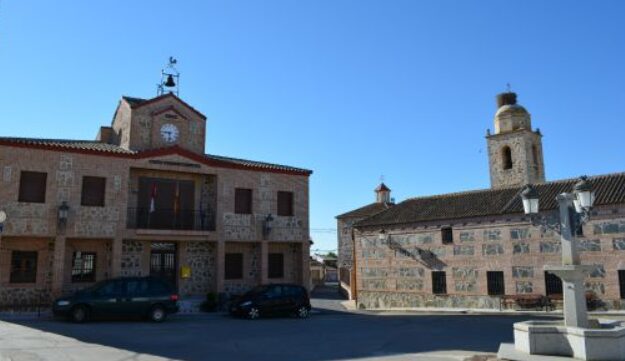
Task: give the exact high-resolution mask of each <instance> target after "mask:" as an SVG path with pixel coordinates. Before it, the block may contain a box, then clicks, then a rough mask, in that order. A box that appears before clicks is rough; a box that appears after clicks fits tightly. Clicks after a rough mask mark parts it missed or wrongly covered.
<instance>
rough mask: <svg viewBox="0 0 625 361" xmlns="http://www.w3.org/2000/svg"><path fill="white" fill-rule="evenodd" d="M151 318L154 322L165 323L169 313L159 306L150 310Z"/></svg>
mask: <svg viewBox="0 0 625 361" xmlns="http://www.w3.org/2000/svg"><path fill="white" fill-rule="evenodd" d="M149 318H150V321H152V322H163V321H165V319H166V318H167V313H166V312H165V309H164V308H163V306H158V305H157V306H154V307H152V309H151V310H150V314H149Z"/></svg>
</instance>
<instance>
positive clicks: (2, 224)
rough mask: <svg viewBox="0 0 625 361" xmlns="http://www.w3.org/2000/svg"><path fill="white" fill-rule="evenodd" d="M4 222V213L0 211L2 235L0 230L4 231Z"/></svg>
mask: <svg viewBox="0 0 625 361" xmlns="http://www.w3.org/2000/svg"><path fill="white" fill-rule="evenodd" d="M6 220H7V214H6V212H5V211H1V210H0V233H2V230H3V229H4V221H6Z"/></svg>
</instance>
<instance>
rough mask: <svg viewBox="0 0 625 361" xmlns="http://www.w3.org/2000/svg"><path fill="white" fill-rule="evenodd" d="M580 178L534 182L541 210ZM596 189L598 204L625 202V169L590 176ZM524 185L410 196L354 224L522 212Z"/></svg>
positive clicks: (422, 220) (396, 223) (453, 218)
mask: <svg viewBox="0 0 625 361" xmlns="http://www.w3.org/2000/svg"><path fill="white" fill-rule="evenodd" d="M577 181H578V179H563V180H557V181H552V182H547V183H543V184H537V185H535V187H536V190H537V191H538V193H539V194H540V201H539V202H540V210H541V211H546V210H552V209H556V208H557V202H556V195H558V194H560V193H563V192H570V191H572V190H573V186H574V185H575V183H576V182H577ZM589 181H590V183H591V185H592V188H593V190H594V192H595V205H597V206H601V205H610V204H621V203H625V173H613V174H606V175H598V176H593V177H589ZM523 188H524V187H512V188H501V189H482V190H474V191H467V192H460V193H448V194H440V195H433V196H426V197H417V198H411V199H407V200H405V201H403V202H401V203H399V204H397V205H396V206H394V207H391V208H388V209H387V210H384V211H383V212H379V213H377V214H374V215H372V216H370V217H368V218H366V219H363V220H361V221H359V222H357V223H356V224H355V227H374V226H391V225H401V224H414V223H419V222H431V221H440V222H445V221H451V220H455V219H461V218H479V217H487V216H501V215H508V214H509V215H513V214H516V215H519V214H523V205H522V202H521V197H520V194H521V191H522V190H523Z"/></svg>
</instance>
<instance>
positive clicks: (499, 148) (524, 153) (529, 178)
mask: <svg viewBox="0 0 625 361" xmlns="http://www.w3.org/2000/svg"><path fill="white" fill-rule="evenodd" d="M486 142H487V143H488V163H489V167H490V183H491V187H492V188H505V187H516V186H522V185H524V184H528V183H531V184H537V183H543V182H545V166H544V162H543V147H542V135H541V134H540V130H538V129H536V130H532V118H531V116H530V113H529V112H528V111H527V110H526V109H525V108H524V107H522V106H521V105H519V104H517V95H516V93H513V92H511V91H507V92H505V93H501V94H499V95H497V112H496V113H495V133H494V134H490V131H489V132H488V134H487V135H486Z"/></svg>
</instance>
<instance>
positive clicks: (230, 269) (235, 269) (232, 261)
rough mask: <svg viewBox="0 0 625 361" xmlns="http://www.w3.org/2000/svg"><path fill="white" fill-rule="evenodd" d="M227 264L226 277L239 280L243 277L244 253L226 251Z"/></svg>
mask: <svg viewBox="0 0 625 361" xmlns="http://www.w3.org/2000/svg"><path fill="white" fill-rule="evenodd" d="M225 264H226V270H225V271H226V272H225V275H224V278H225V279H227V280H238V279H241V278H243V253H226V262H225Z"/></svg>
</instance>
